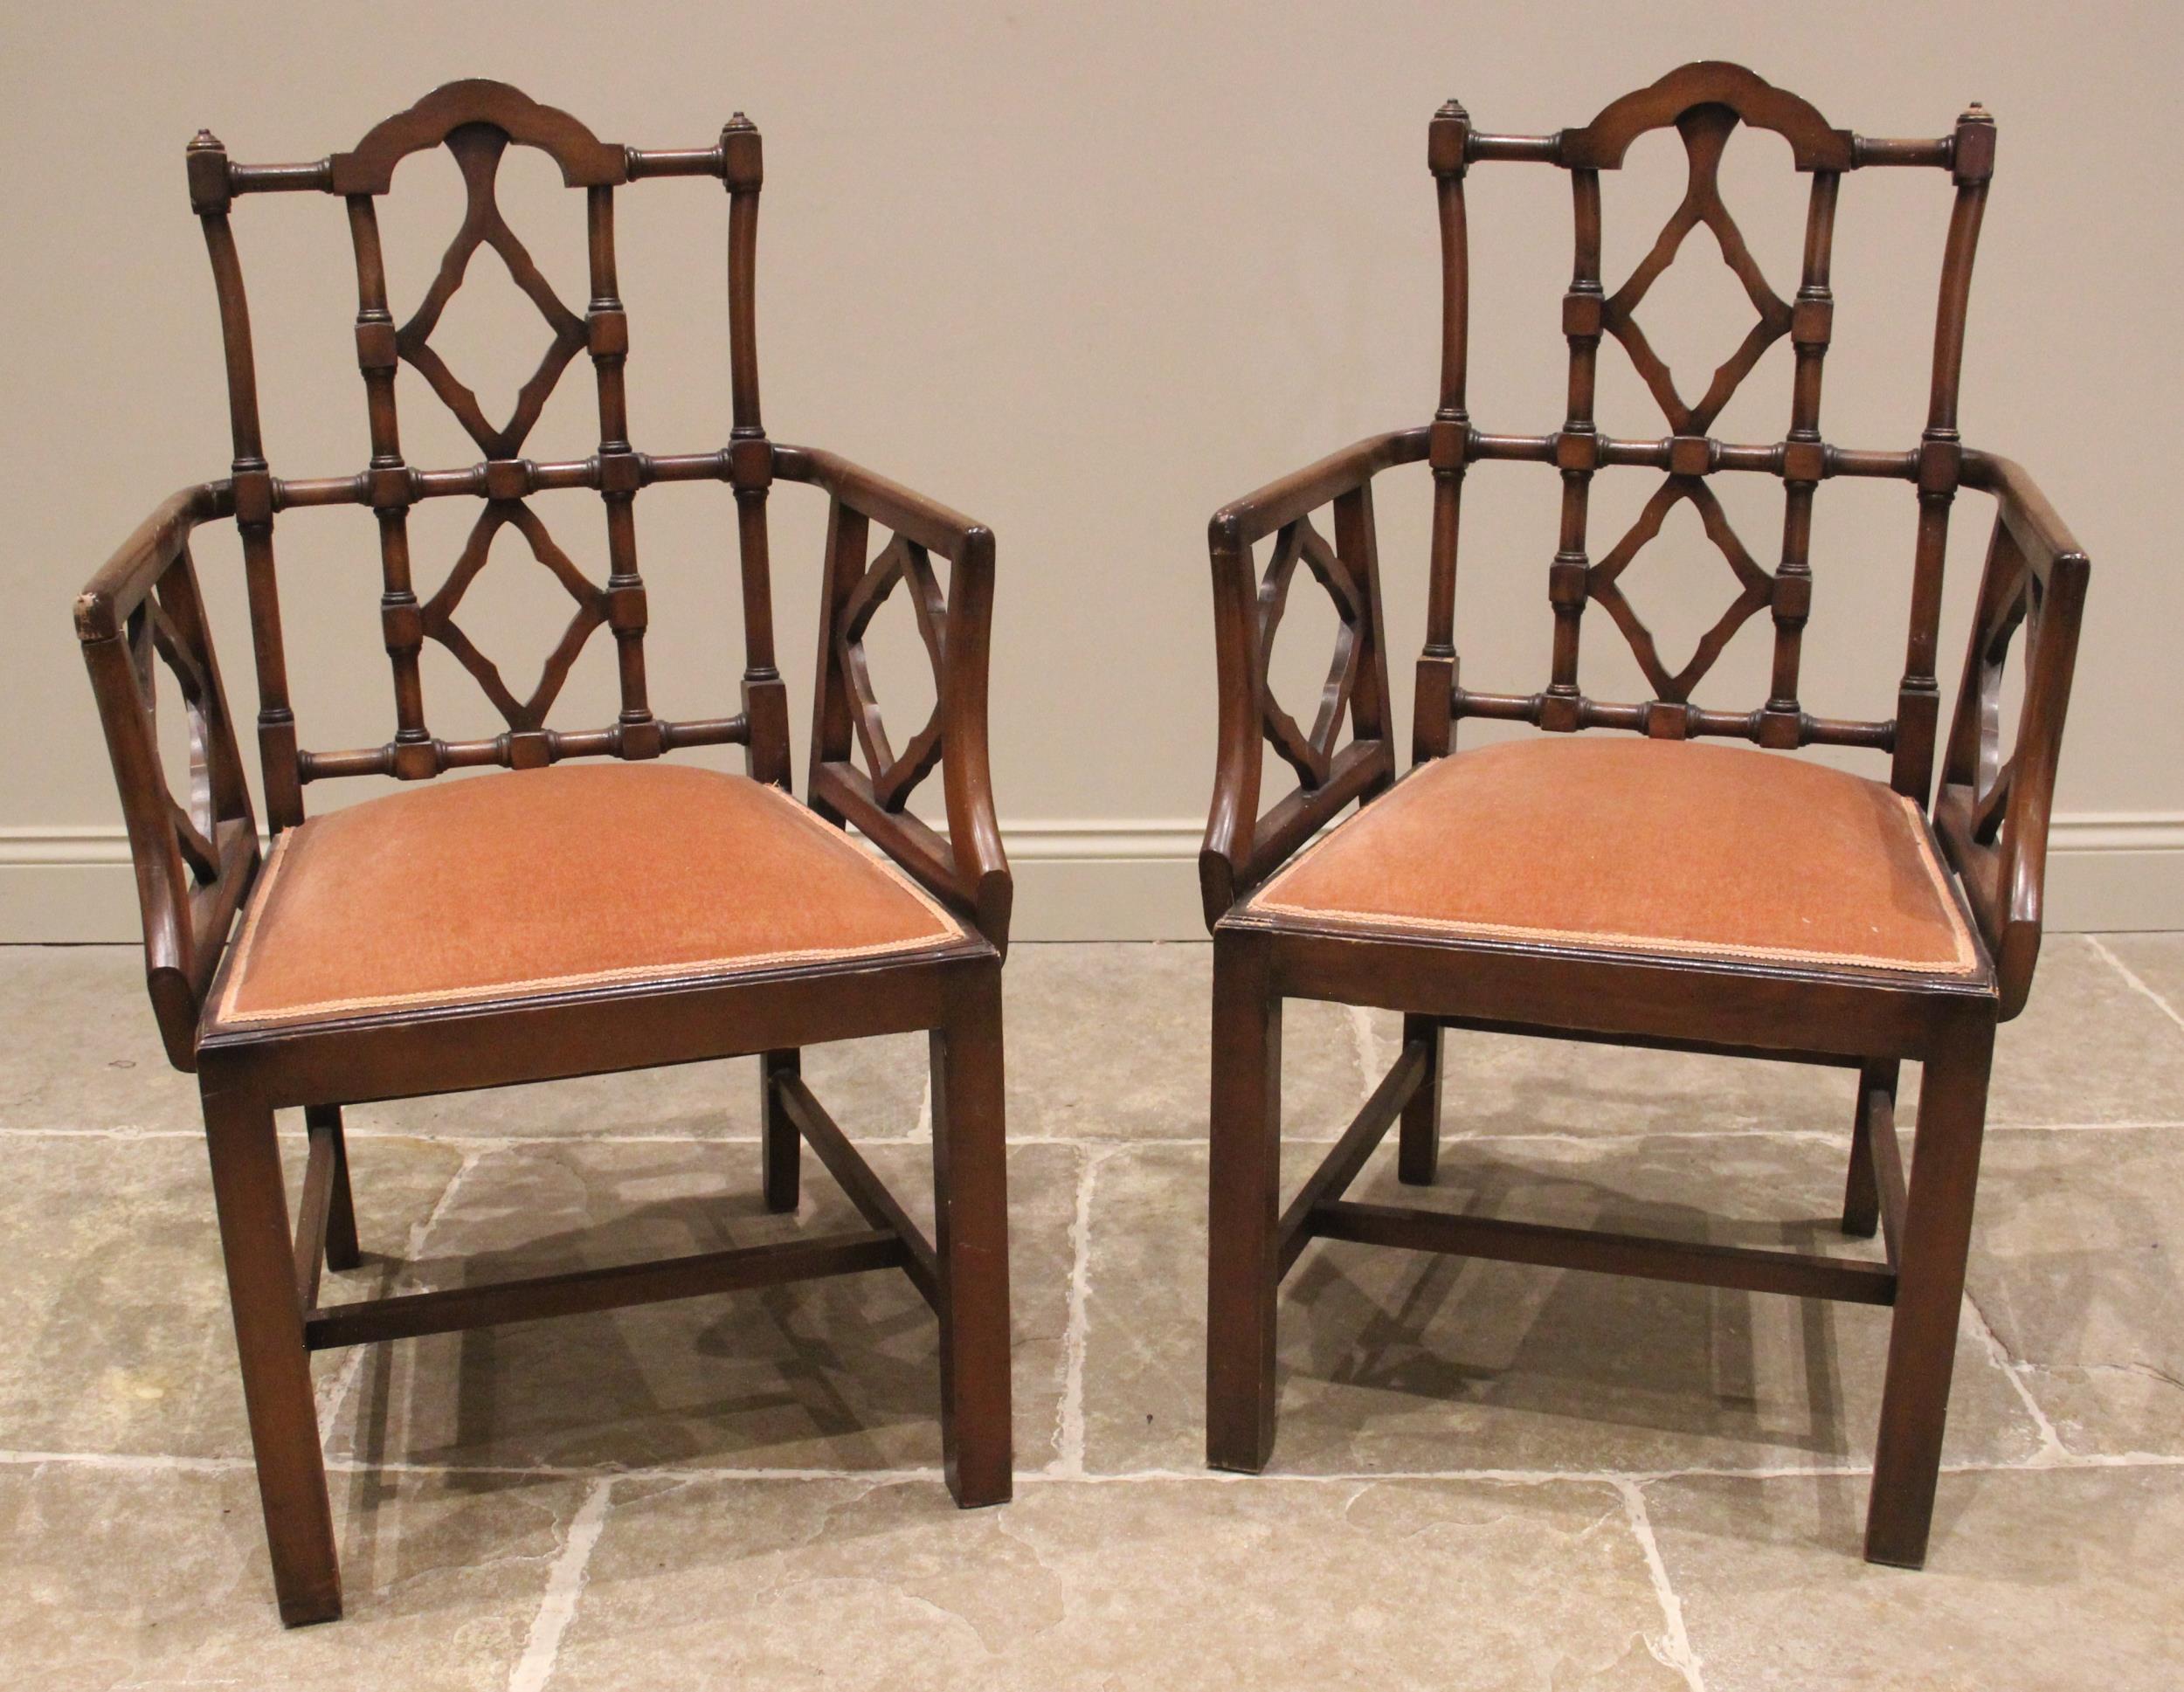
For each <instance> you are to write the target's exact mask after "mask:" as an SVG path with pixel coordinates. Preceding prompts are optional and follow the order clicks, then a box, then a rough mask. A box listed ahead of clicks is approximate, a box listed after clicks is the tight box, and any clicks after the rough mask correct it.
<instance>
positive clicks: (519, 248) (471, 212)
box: [395, 123, 585, 459]
mask: <svg viewBox="0 0 2184 1692" xmlns="http://www.w3.org/2000/svg"><path fill="white" fill-rule="evenodd" d="M447 150H448V151H449V152H451V153H453V155H455V162H456V163H457V164H458V165H460V167H461V169H462V176H463V188H464V190H465V193H466V195H467V200H466V203H465V205H464V209H463V221H462V226H461V227H460V229H458V230H457V231H455V238H454V239H453V241H452V242H450V243H449V244H448V247H447V251H446V254H444V255H443V256H442V258H441V259H440V263H439V273H438V274H436V275H435V276H434V277H433V278H432V287H430V288H428V289H426V290H425V299H424V300H423V302H422V303H421V304H420V305H419V306H418V308H417V313H416V314H415V315H414V316H412V317H411V319H410V321H408V322H406V323H404V325H403V326H402V328H400V329H399V330H398V331H397V333H396V335H395V348H396V350H397V352H398V353H399V354H400V355H401V356H402V357H403V358H404V359H406V360H407V361H408V362H409V363H410V364H411V367H412V368H413V369H416V370H417V372H418V375H420V376H423V377H424V378H425V381H426V382H428V383H431V384H432V391H433V392H434V393H436V394H438V395H439V397H440V398H441V399H442V400H443V401H444V402H446V406H447V409H448V410H449V411H453V413H454V414H455V416H456V418H457V419H458V420H459V421H460V423H461V424H462V426H463V427H464V428H465V429H466V430H467V431H468V432H469V434H470V438H471V439H473V440H474V441H476V442H477V443H478V447H479V450H480V452H483V453H484V454H485V455H486V456H487V458H489V459H512V458H514V457H515V455H516V453H517V452H520V451H521V450H522V445H523V439H524V437H525V436H527V435H529V433H530V432H531V425H533V424H535V423H536V422H537V421H538V415H539V413H540V412H541V411H543V410H544V409H545V406H546V401H547V398H548V397H549V395H551V394H552V392H553V390H554V385H555V384H556V383H557V382H559V381H560V380H561V373H562V371H563V370H564V369H567V368H568V365H569V361H570V359H572V358H574V357H575V356H577V352H578V351H579V350H581V349H583V347H584V341H585V329H584V319H583V318H581V317H579V316H577V314H576V313H574V312H572V311H570V309H569V307H566V306H564V305H563V304H562V302H561V298H560V296H559V295H558V294H556V293H555V292H554V290H553V287H552V285H551V284H550V283H549V282H548V281H547V280H546V279H545V277H544V276H543V274H541V273H540V271H539V268H538V266H537V265H536V263H535V262H534V261H533V260H532V258H531V255H530V253H529V252H528V251H527V250H526V249H525V247H524V245H523V243H522V241H520V240H518V239H517V238H516V236H515V231H513V230H512V229H510V228H509V227H508V221H507V219H506V218H503V217H502V216H501V208H500V204H499V203H498V202H497V201H496V200H495V199H494V181H495V179H496V178H497V176H499V173H500V169H501V155H502V154H503V153H504V152H506V151H507V150H508V136H507V135H506V134H505V133H503V132H502V131H501V130H499V129H496V128H494V127H492V126H491V125H490V124H482V123H475V124H466V125H464V126H463V127H462V128H459V129H457V130H455V131H454V132H453V133H452V134H451V135H449V136H448V137H447ZM481 246H489V247H491V248H492V249H493V250H494V252H497V253H498V254H500V256H501V261H502V262H503V263H504V264H506V265H507V266H508V274H509V275H510V276H511V277H512V278H514V279H515V285H516V287H519V288H521V289H522V291H523V293H524V294H525V295H526V296H527V297H528V298H529V300H530V301H531V303H532V304H533V305H535V306H536V307H538V312H539V315H540V316H542V317H543V318H544V319H545V320H546V327H547V328H549V329H550V330H551V331H552V332H553V340H552V341H551V342H549V344H548V346H547V349H546V352H545V356H543V357H542V358H541V359H540V360H539V363H538V368H537V369H536V370H535V371H533V372H532V373H531V377H530V380H529V381H528V382H526V383H524V384H523V386H522V390H520V391H519V392H518V393H517V395H516V398H515V411H513V412H511V413H510V414H509V417H508V421H507V422H506V423H505V424H503V425H501V426H500V427H499V428H497V429H496V428H494V426H493V425H492V424H491V423H489V422H488V421H487V418H486V415H485V410H484V408H483V407H482V406H481V405H480V404H479V402H478V396H477V395H476V394H475V393H473V392H472V391H471V390H470V389H469V388H468V387H467V386H466V385H465V384H464V383H462V382H461V381H460V379H459V378H458V377H457V376H456V375H455V373H454V372H453V370H451V369H448V368H447V364H446V361H445V360H444V359H442V358H441V357H440V356H439V353H438V352H436V351H434V350H433V349H432V344H431V343H432V331H433V330H434V329H435V328H438V327H439V321H440V314H442V313H443V312H445V311H446V309H447V302H448V301H449V300H452V299H453V297H454V294H455V290H456V289H457V288H459V287H461V286H462V283H463V278H464V276H465V274H466V273H467V271H468V270H469V267H470V261H471V259H472V258H473V256H475V254H476V253H477V251H478V249H479V248H480V247H481Z"/></svg>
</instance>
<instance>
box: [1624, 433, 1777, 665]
mask: <svg viewBox="0 0 2184 1692" xmlns="http://www.w3.org/2000/svg"><path fill="white" fill-rule="evenodd" d="M1683 500H1689V501H1690V502H1691V505H1692V506H1693V508H1695V509H1696V510H1697V512H1698V515H1699V521H1701V522H1702V523H1703V524H1704V526H1705V529H1706V538H1707V539H1708V540H1710V541H1711V542H1713V543H1714V545H1715V547H1716V549H1717V550H1718V551H1719V552H1720V553H1721V556H1723V557H1724V559H1726V560H1727V561H1728V563H1729V568H1730V569H1731V570H1732V571H1734V572H1735V574H1736V577H1737V579H1738V581H1739V582H1740V583H1742V584H1744V591H1743V592H1742V593H1740V594H1738V596H1737V597H1736V599H1735V600H1734V601H1733V602H1732V603H1731V605H1730V607H1729V609H1728V610H1727V611H1724V612H1723V613H1722V614H1721V618H1720V619H1719V620H1718V621H1717V622H1716V623H1715V625H1714V626H1713V627H1712V628H1711V629H1709V630H1708V631H1707V632H1706V633H1705V634H1704V636H1703V637H1702V638H1701V639H1700V640H1699V643H1698V646H1697V650H1695V651H1694V652H1693V653H1692V654H1691V658H1690V662H1689V663H1687V664H1685V665H1684V666H1683V668H1682V669H1680V670H1678V671H1676V672H1675V673H1673V674H1671V673H1669V668H1668V666H1667V665H1665V664H1664V663H1662V659H1661V651H1660V648H1659V646H1657V645H1656V644H1655V640H1654V638H1653V631H1652V630H1650V629H1648V627H1647V626H1646V625H1645V624H1644V623H1643V622H1641V620H1640V619H1639V616H1638V613H1637V611H1635V610H1634V609H1633V608H1632V606H1631V604H1630V601H1629V600H1628V598H1626V597H1624V594H1623V590H1622V585H1621V577H1622V574H1623V571H1624V570H1625V569H1627V568H1628V565H1629V564H1630V563H1631V562H1632V560H1634V559H1635V558H1636V557H1637V556H1638V554H1639V553H1640V552H1641V551H1642V550H1643V549H1645V547H1646V546H1647V544H1648V542H1651V541H1652V540H1653V539H1654V537H1655V535H1659V534H1660V532H1661V525H1662V522H1664V521H1666V520H1667V518H1668V515H1669V512H1670V511H1671V510H1673V509H1674V508H1675V507H1676V504H1677V502H1678V501H1683ZM1586 593H1587V595H1588V596H1589V597H1591V598H1593V599H1594V600H1597V601H1598V602H1599V603H1600V604H1601V605H1602V606H1603V607H1604V608H1605V609H1606V610H1607V614H1608V615H1609V616H1610V617H1612V618H1614V619H1615V625H1616V627H1618V628H1620V629H1621V630H1622V632H1623V636H1624V639H1627V640H1628V641H1629V642H1630V650H1631V652H1632V653H1633V655H1634V656H1635V657H1636V659H1637V660H1638V666H1639V668H1641V670H1643V671H1644V672H1645V673H1646V680H1648V682H1650V683H1651V684H1652V686H1653V689H1654V696H1655V698H1656V699H1660V700H1665V701H1670V702H1672V703H1676V704H1685V703H1688V702H1689V701H1690V697H1691V689H1692V688H1693V687H1696V686H1697V684H1698V683H1699V681H1700V680H1702V679H1703V678H1704V676H1705V674H1706V673H1707V672H1708V671H1709V670H1711V669H1712V668H1713V667H1714V661H1715V660H1717V659H1718V658H1719V657H1720V656H1721V654H1722V649H1723V648H1724V647H1725V646H1728V645H1729V641H1730V638H1731V636H1732V635H1734V634H1735V633H1736V632H1737V631H1738V629H1739V628H1741V627H1743V626H1744V624H1745V619H1747V618H1750V617H1752V616H1753V615H1754V614H1755V613H1757V612H1759V611H1764V610H1766V607H1767V606H1768V605H1769V604H1772V603H1773V599H1774V577H1772V576H1770V575H1769V574H1768V573H1767V572H1766V570H1762V569H1761V568H1760V567H1759V563H1757V561H1755V560H1754V559H1753V557H1752V554H1751V553H1750V552H1748V551H1746V550H1745V545H1744V542H1741V541H1740V540H1738V538H1737V531H1736V530H1735V529H1734V528H1731V526H1730V522H1729V517H1728V514H1727V513H1725V512H1724V511H1723V509H1722V508H1721V501H1719V500H1717V499H1716V498H1715V497H1714V494H1713V491H1712V490H1711V488H1709V487H1707V486H1706V484H1705V483H1704V482H1703V481H1700V480H1697V478H1696V477H1690V476H1670V477H1669V478H1668V479H1667V480H1664V481H1663V482H1662V484H1661V487H1660V488H1659V490H1658V491H1657V492H1655V494H1654V496H1653V497H1652V498H1651V499H1650V500H1648V501H1646V506H1645V509H1644V510H1642V511H1641V512H1640V513H1639V514H1638V520H1637V521H1635V522H1634V523H1633V524H1632V525H1631V526H1630V528H1629V530H1628V532H1627V533H1626V534H1625V535H1624V536H1623V538H1622V539H1621V540H1620V541H1618V542H1616V543H1615V545H1614V548H1613V549H1611V550H1610V551H1609V552H1608V554H1607V556H1606V557H1604V558H1602V559H1601V560H1600V562H1599V563H1596V564H1594V565H1593V566H1592V568H1591V569H1590V570H1588V571H1587V572H1586Z"/></svg>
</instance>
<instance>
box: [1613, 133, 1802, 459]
mask: <svg viewBox="0 0 2184 1692" xmlns="http://www.w3.org/2000/svg"><path fill="white" fill-rule="evenodd" d="M1736 127H1737V114H1735V113H1734V112H1732V111H1731V110H1730V109H1729V108H1728V107H1725V106H1698V107H1693V108H1692V109H1691V110H1690V111H1689V112H1686V113H1685V114H1683V117H1682V118H1681V119H1679V120H1678V121H1677V123H1676V128H1677V129H1678V131H1679V132H1681V134H1682V135H1683V148H1684V152H1685V154H1686V155H1687V156H1688V157H1689V159H1690V172H1691V174H1690V183H1689V185H1688V186H1687V187H1686V188H1685V189H1684V190H1683V200H1682V202H1681V203H1680V204H1678V205H1677V206H1676V210H1675V211H1672V212H1670V213H1669V221H1668V222H1667V223H1666V224H1662V229H1661V233H1660V235H1659V236H1658V237H1657V238H1655V241H1654V244H1653V248H1652V250H1651V251H1650V252H1648V253H1647V254H1646V256H1645V257H1644V258H1643V259H1641V260H1639V263H1638V267H1637V268H1636V269H1635V270H1634V271H1632V272H1631V273H1630V277H1629V280H1627V281H1626V282H1624V284H1623V285H1622V287H1620V288H1618V289H1616V290H1615V292H1614V294H1611V295H1609V296H1608V298H1607V300H1606V301H1605V302H1604V303H1603V305H1602V306H1601V308H1600V327H1601V328H1605V329H1606V330H1607V332H1608V333H1609V334H1610V335H1614V337H1615V338H1616V339H1617V340H1618V341H1620V342H1622V343H1623V348H1624V350H1626V351H1627V352H1628V353H1629V355H1630V362H1631V363H1633V364H1634V365H1635V366H1636V367H1637V369H1638V374H1639V375H1640V376H1642V377H1643V378H1644V379H1645V383H1646V386H1647V387H1648V389H1650V390H1652V392H1653V397H1654V398H1655V400H1656V401H1657V402H1659V404H1660V406H1661V410H1662V412H1663V413H1664V414H1666V416H1667V418H1668V419H1669V425H1670V427H1671V429H1672V430H1673V432H1675V433H1676V434H1679V435H1703V434H1704V433H1705V432H1707V430H1708V429H1709V428H1710V427H1711V425H1712V424H1713V421H1714V419H1715V418H1717V417H1719V416H1720V415H1721V410H1722V407H1723V406H1724V405H1726V404H1728V403H1729V400H1730V397H1731V395H1732V394H1734V393H1735V392H1736V391H1737V388H1738V384H1739V383H1742V382H1743V381H1744V379H1745V376H1748V375H1750V374H1751V372H1752V366H1753V365H1755V364H1757V363H1759V357H1760V355H1761V354H1763V353H1765V352H1766V349H1768V348H1769V347H1771V346H1773V344H1774V343H1775V342H1777V341H1779V340H1780V339H1781V338H1782V337H1783V336H1784V335H1787V334H1788V333H1789V329H1790V307H1789V306H1788V304H1787V302H1786V301H1785V300H1783V299H1782V298H1781V296H1780V294H1776V293H1775V291H1774V290H1773V288H1772V287H1769V286H1768V285H1767V279H1766V276H1765V275H1764V274H1762V273H1761V272H1760V269H1759V264H1758V262H1757V261H1756V260H1755V259H1753V258H1752V249H1751V248H1750V247H1749V246H1747V245H1745V238H1744V231H1741V230H1739V229H1738V227H1737V220H1736V219H1735V218H1731V216H1730V215H1729V208H1728V207H1727V206H1726V205H1724V204H1723V203H1722V197H1721V161H1722V154H1723V152H1724V149H1725V148H1726V147H1727V146H1728V142H1729V136H1730V134H1731V131H1732V130H1734V129H1735V128H1736ZM1701 224H1704V226H1705V227H1706V228H1707V229H1708V230H1709V231H1711V232H1712V234H1713V237H1714V239H1715V240H1716V241H1717V243H1718V244H1719V245H1720V247H1721V256H1722V261H1723V262H1724V264H1726V265H1727V266H1729V268H1730V270H1731V272H1732V273H1735V275H1736V278H1737V280H1738V281H1739V282H1740V283H1742V284H1743V285H1744V290H1745V294H1746V295H1747V296H1748V297H1749V298H1750V299H1751V300H1752V309H1753V310H1754V311H1755V312H1757V313H1758V314H1759V321H1757V322H1755V323H1754V324H1753V325H1752V328H1751V331H1750V332H1749V333H1748V334H1747V335H1745V338H1744V339H1743V341H1742V342H1739V343H1738V347H1737V349H1736V350H1735V351H1734V352H1732V353H1731V355H1730V356H1729V357H1728V359H1727V360H1726V361H1725V362H1724V363H1723V364H1722V365H1721V367H1720V368H1719V369H1717V370H1716V371H1715V372H1714V379H1713V381H1712V382H1711V383H1709V384H1708V386H1707V390H1706V392H1705V393H1704V396H1702V397H1701V398H1700V399H1699V401H1698V403H1697V404H1695V405H1694V404H1687V403H1686V402H1685V401H1684V399H1683V396H1682V395H1681V394H1680V393H1679V392H1678V391H1677V390H1676V382H1675V378H1674V377H1673V376H1671V375H1670V374H1669V367H1668V366H1667V365H1666V364H1664V363H1662V360H1661V356H1660V355H1659V354H1658V353H1656V352H1655V351H1654V349H1653V345H1652V343H1651V342H1648V340H1647V339H1646V335H1645V331H1644V330H1643V329H1641V328H1639V326H1638V320H1637V315H1636V314H1637V310H1638V307H1639V304H1640V302H1641V300H1644V299H1645V297H1646V295H1647V294H1648V292H1650V291H1651V289H1652V287H1653V285H1654V284H1655V282H1657V281H1659V280H1661V276H1662V272H1664V271H1666V270H1667V269H1668V268H1669V266H1670V265H1672V264H1674V263H1675V262H1676V254H1677V253H1678V252H1681V251H1682V250H1683V242H1684V239H1685V238H1686V237H1687V236H1689V235H1690V233H1691V231H1693V230H1695V229H1697V228H1698V227H1699V226H1700V225H1701Z"/></svg>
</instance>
